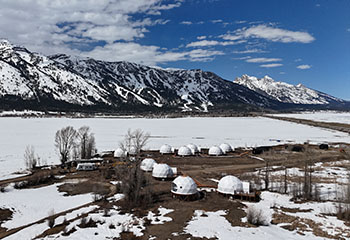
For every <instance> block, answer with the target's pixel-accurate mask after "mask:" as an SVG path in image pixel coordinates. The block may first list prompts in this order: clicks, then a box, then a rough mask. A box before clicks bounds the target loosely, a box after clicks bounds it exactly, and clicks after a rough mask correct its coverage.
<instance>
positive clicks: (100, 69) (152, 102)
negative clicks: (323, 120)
mask: <svg viewBox="0 0 350 240" xmlns="http://www.w3.org/2000/svg"><path fill="white" fill-rule="evenodd" d="M243 77H244V79H245V81H244V84H246V85H247V86H245V85H244V84H241V83H239V82H232V81H227V80H224V79H222V78H220V77H219V76H217V75H216V74H214V73H212V72H206V71H202V70H200V69H192V70H185V69H163V68H159V67H149V66H145V65H141V64H136V63H130V62H125V61H119V62H106V61H101V60H95V59H92V58H84V57H79V56H69V55H65V54H56V55H52V56H44V55H41V54H38V53H33V52H30V51H28V50H27V49H26V48H24V47H16V46H14V45H11V43H9V42H8V41H6V40H5V41H1V40H0V102H1V103H2V104H5V105H6V106H8V108H9V109H11V108H12V106H13V105H14V104H16V103H17V102H22V101H26V102H30V104H34V105H36V106H39V108H40V109H47V107H48V108H49V109H50V108H54V109H55V110H60V108H61V107H62V106H63V107H68V109H70V107H72V105H74V108H75V109H81V108H82V107H86V106H88V107H95V108H94V109H96V110H97V111H99V110H100V109H101V110H105V109H108V110H110V109H122V110H125V109H126V111H129V109H130V111H133V109H145V110H147V111H149V110H151V108H152V107H153V108H163V109H182V110H186V111H192V110H199V111H208V107H210V109H213V108H217V109H220V108H223V109H229V110H230V109H232V108H234V109H258V108H270V109H281V108H283V107H284V106H287V107H290V106H291V105H284V103H283V102H288V101H285V99H283V96H282V97H275V98H273V97H271V95H269V94H267V93H266V92H264V91H263V90H262V89H265V91H267V92H269V91H270V92H271V91H272V92H273V91H275V92H276V94H275V95H277V96H278V94H277V93H278V92H279V91H278V88H279V87H280V86H284V87H285V88H287V87H290V86H292V85H289V84H286V83H282V82H274V81H273V79H272V78H270V77H268V76H265V77H264V78H263V79H262V80H261V79H257V78H255V77H249V76H248V75H244V76H243ZM247 79H249V81H246V80H247ZM242 82H243V80H242ZM237 83H238V84H237ZM273 85H278V86H275V88H271V87H269V88H266V86H273ZM293 87H294V88H296V86H293ZM299 88H300V89H303V91H304V92H308V91H311V92H310V93H308V96H309V97H310V98H311V97H312V95H315V93H314V92H315V91H313V90H309V89H307V88H303V87H301V86H300V87H299ZM317 93H318V94H319V95H321V93H319V92H317ZM315 96H316V95H315ZM315 96H313V97H315ZM294 97H295V96H294ZM330 98H331V97H330V96H329V98H327V99H330ZM334 101H336V100H334ZM317 103H318V102H317ZM41 106H43V107H41ZM69 106H70V107H69ZM134 107H136V108H134Z"/></svg>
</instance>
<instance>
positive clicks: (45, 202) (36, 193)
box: [0, 184, 93, 229]
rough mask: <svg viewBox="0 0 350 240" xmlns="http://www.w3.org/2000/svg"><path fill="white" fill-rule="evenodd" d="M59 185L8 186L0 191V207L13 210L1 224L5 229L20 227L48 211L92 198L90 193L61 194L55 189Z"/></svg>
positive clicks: (63, 208) (78, 204)
mask: <svg viewBox="0 0 350 240" xmlns="http://www.w3.org/2000/svg"><path fill="white" fill-rule="evenodd" d="M59 185H60V184H53V185H50V186H46V187H41V188H35V189H21V190H16V189H13V188H10V189H9V190H8V191H7V192H5V193H1V196H0V208H9V209H11V210H12V211H14V213H13V216H12V219H11V220H9V221H7V222H5V223H4V224H2V225H1V226H2V227H5V228H7V229H12V228H16V227H20V226H23V225H26V224H29V223H32V222H36V221H38V220H40V219H42V218H46V217H48V216H49V212H50V211H54V212H55V213H58V212H62V211H65V210H69V209H71V208H75V207H78V206H81V205H83V204H86V203H89V202H92V200H93V197H92V195H91V194H81V195H76V196H69V197H68V196H63V195H64V193H62V192H59V191H58V190H57V187H58V186H59Z"/></svg>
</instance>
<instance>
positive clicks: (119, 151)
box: [113, 148, 126, 158]
mask: <svg viewBox="0 0 350 240" xmlns="http://www.w3.org/2000/svg"><path fill="white" fill-rule="evenodd" d="M113 155H114V157H115V158H121V157H126V152H125V151H124V150H123V149H121V148H117V149H116V150H115V151H114V154H113Z"/></svg>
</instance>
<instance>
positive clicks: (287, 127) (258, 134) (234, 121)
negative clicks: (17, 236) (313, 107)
mask: <svg viewBox="0 0 350 240" xmlns="http://www.w3.org/2000/svg"><path fill="white" fill-rule="evenodd" d="M68 125H71V126H74V127H75V128H79V127H81V126H83V125H87V126H90V127H91V128H92V131H93V132H94V133H95V137H96V142H97V148H98V149H99V150H100V151H101V150H113V149H115V148H116V147H117V146H118V142H119V141H120V140H121V139H122V138H123V135H124V134H125V133H126V131H127V129H129V128H131V129H136V128H141V129H143V130H144V131H147V132H150V133H151V135H152V138H151V140H150V142H149V144H148V147H149V148H151V149H159V147H160V146H161V145H162V144H163V143H168V144H171V145H173V146H174V147H180V146H181V145H184V144H188V143H191V142H192V143H195V144H197V145H198V146H200V147H209V146H211V145H213V144H220V143H222V142H227V143H230V144H231V145H233V146H234V147H245V146H258V145H273V144H281V143H283V142H289V141H292V142H305V141H306V140H311V141H312V142H324V141H329V142H349V141H350V136H348V135H347V134H345V133H341V132H337V131H330V130H324V129H319V128H314V127H310V126H304V125H300V124H295V123H289V122H284V121H278V120H273V119H268V118H176V119H145V118H142V119H140V118H135V119H130V118H128V119H122V118H80V119H71V118H6V117H3V118H0V126H1V127H0V146H1V151H0V179H4V178H8V177H9V176H10V174H11V173H13V172H16V171H20V170H23V169H24V161H23V153H24V149H25V146H26V145H29V144H30V145H33V146H34V147H35V149H36V152H37V154H38V155H39V156H40V158H41V160H42V161H43V162H47V163H48V164H57V163H58V155H57V153H56V152H55V148H54V135H55V132H56V131H57V130H59V129H61V128H62V127H65V126H68Z"/></svg>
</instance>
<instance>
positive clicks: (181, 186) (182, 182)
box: [171, 176, 199, 201]
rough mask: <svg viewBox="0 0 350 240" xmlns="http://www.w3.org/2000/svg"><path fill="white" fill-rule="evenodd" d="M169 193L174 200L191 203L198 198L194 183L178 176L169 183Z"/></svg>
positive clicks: (190, 179) (189, 179)
mask: <svg viewBox="0 0 350 240" xmlns="http://www.w3.org/2000/svg"><path fill="white" fill-rule="evenodd" d="M171 193H172V195H173V197H174V198H178V199H181V200H186V201H191V200H196V199H198V198H199V192H198V189H197V184H196V183H195V181H194V180H193V179H192V178H190V177H188V176H178V177H177V178H175V179H174V181H173V182H172V183H171Z"/></svg>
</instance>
